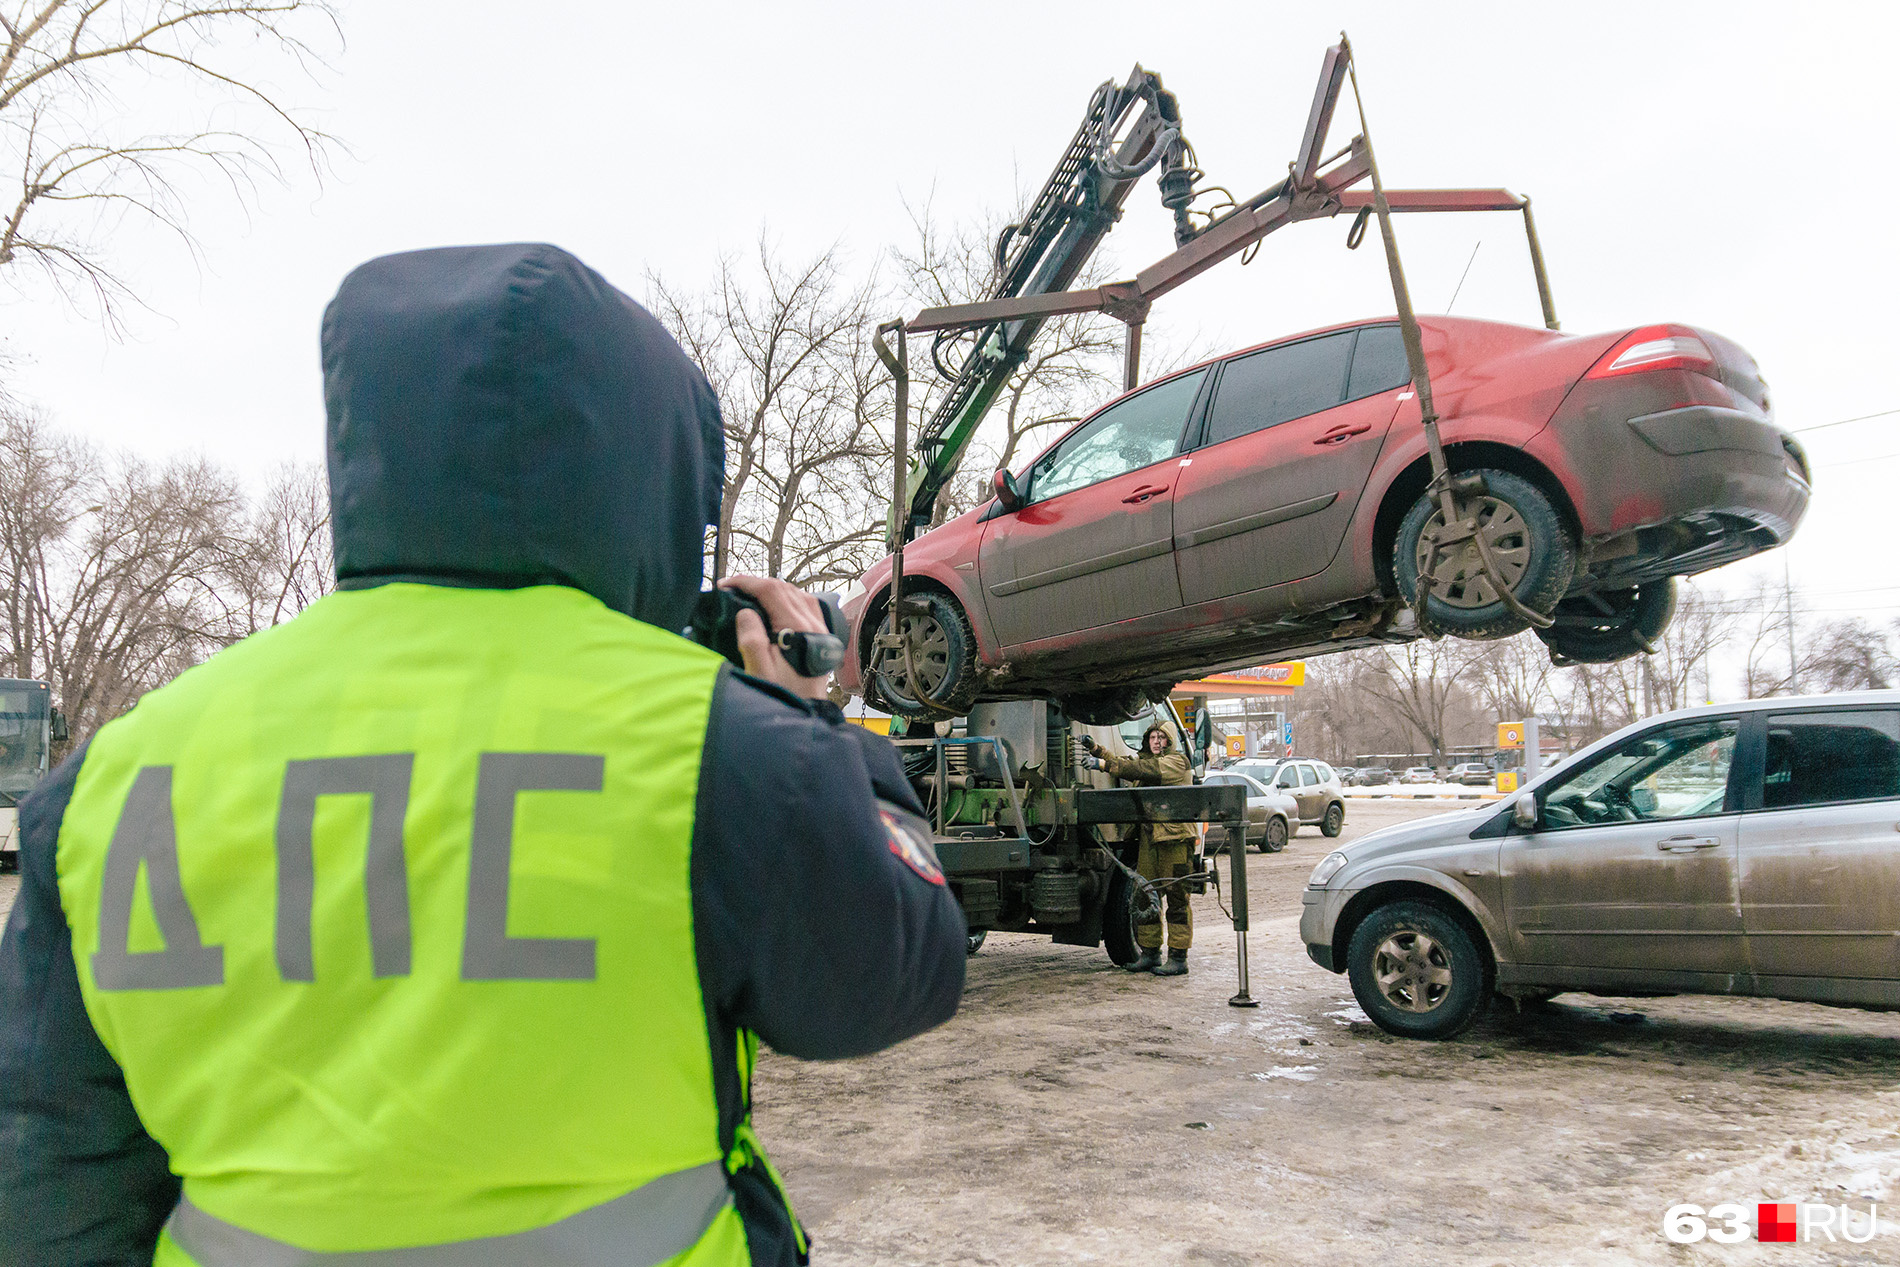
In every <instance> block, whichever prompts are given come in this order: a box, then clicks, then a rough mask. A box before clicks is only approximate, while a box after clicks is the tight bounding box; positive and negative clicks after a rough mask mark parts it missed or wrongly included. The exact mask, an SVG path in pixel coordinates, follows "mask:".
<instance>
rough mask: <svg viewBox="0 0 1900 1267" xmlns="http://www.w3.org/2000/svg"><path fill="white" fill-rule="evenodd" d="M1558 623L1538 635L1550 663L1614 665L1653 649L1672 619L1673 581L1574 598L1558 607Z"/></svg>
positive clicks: (1665, 579)
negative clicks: (1546, 649) (1650, 648)
mask: <svg viewBox="0 0 1900 1267" xmlns="http://www.w3.org/2000/svg"><path fill="white" fill-rule="evenodd" d="M1552 615H1553V616H1555V617H1556V620H1557V623H1556V624H1554V625H1552V626H1551V627H1550V628H1548V629H1539V630H1538V631H1537V636H1538V638H1539V639H1540V640H1542V642H1543V644H1544V645H1545V646H1546V647H1548V648H1550V662H1551V663H1552V664H1554V665H1557V666H1558V667H1560V668H1561V667H1563V666H1565V665H1570V664H1614V663H1615V662H1616V661H1618V660H1627V659H1629V658H1630V657H1631V656H1633V655H1639V654H1641V653H1642V652H1643V651H1644V650H1645V649H1646V648H1645V647H1644V645H1643V644H1644V643H1648V644H1649V645H1650V646H1655V645H1656V643H1657V642H1659V641H1660V640H1661V638H1662V636H1663V631H1665V630H1666V629H1668V628H1669V622H1670V621H1671V620H1673V619H1675V615H1676V578H1675V577H1673V576H1671V577H1666V578H1664V579H1663V580H1660V581H1646V582H1644V583H1643V584H1641V585H1636V586H1632V587H1631V588H1629V589H1626V590H1614V591H1611V592H1610V593H1606V594H1605V593H1599V594H1578V595H1577V596H1575V597H1574V598H1566V599H1564V600H1563V602H1561V603H1558V604H1557V610H1556V611H1555V612H1553V613H1552Z"/></svg>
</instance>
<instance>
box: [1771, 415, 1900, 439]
mask: <svg viewBox="0 0 1900 1267" xmlns="http://www.w3.org/2000/svg"><path fill="white" fill-rule="evenodd" d="M1889 414H1900V409H1883V410H1881V411H1880V412H1879V413H1872V414H1862V415H1860V417H1858V418H1841V419H1838V420H1836V421H1834V422H1817V423H1815V424H1814V425H1813V426H1811V427H1795V428H1792V432H1793V434H1795V435H1801V434H1803V433H1804V432H1808V431H1826V430H1827V429H1828V428H1829V427H1845V426H1846V425H1847V424H1848V423H1850V422H1866V421H1867V420H1868V419H1869V418H1885V417H1887V416H1888V415H1889Z"/></svg>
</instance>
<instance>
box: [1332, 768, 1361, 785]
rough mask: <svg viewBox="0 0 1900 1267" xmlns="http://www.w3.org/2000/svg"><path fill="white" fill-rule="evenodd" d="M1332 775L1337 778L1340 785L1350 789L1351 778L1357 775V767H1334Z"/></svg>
mask: <svg viewBox="0 0 1900 1267" xmlns="http://www.w3.org/2000/svg"><path fill="white" fill-rule="evenodd" d="M1333 773H1334V774H1337V775H1338V776H1339V781H1340V782H1341V783H1343V784H1344V785H1345V786H1347V787H1351V786H1352V776H1353V775H1355V774H1357V773H1359V767H1358V766H1353V765H1336V766H1334V767H1333Z"/></svg>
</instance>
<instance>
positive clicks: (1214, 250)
mask: <svg viewBox="0 0 1900 1267" xmlns="http://www.w3.org/2000/svg"><path fill="white" fill-rule="evenodd" d="M1351 69H1352V48H1351V45H1350V44H1349V43H1347V42H1346V41H1345V40H1344V39H1343V38H1342V39H1341V41H1340V42H1339V43H1338V44H1335V45H1333V46H1332V47H1330V48H1328V49H1327V50H1326V56H1325V59H1324V60H1323V61H1322V63H1321V65H1320V75H1319V83H1318V85H1317V87H1316V88H1315V90H1314V94H1313V105H1312V109H1311V111H1310V112H1309V113H1308V116H1307V121H1306V129H1305V132H1304V134H1303V136H1302V137H1301V140H1300V148H1299V151H1298V154H1297V155H1296V156H1295V158H1294V160H1293V161H1292V162H1291V163H1289V164H1288V165H1287V166H1288V171H1287V176H1286V179H1285V180H1283V181H1281V182H1280V183H1279V184H1277V185H1274V186H1273V187H1271V188H1269V189H1266V190H1263V191H1262V192H1260V193H1258V194H1256V195H1254V196H1253V197H1251V198H1248V199H1246V200H1245V201H1243V202H1239V203H1237V204H1236V205H1234V206H1233V207H1232V208H1230V209H1227V210H1226V211H1224V212H1223V213H1222V214H1221V215H1219V216H1217V217H1213V218H1211V219H1210V220H1209V222H1208V223H1206V224H1205V225H1203V226H1199V227H1197V226H1196V225H1195V224H1194V222H1193V221H1192V219H1191V218H1190V215H1189V207H1190V205H1191V204H1192V203H1193V201H1194V200H1195V198H1196V197H1197V196H1198V194H1197V191H1196V190H1195V188H1194V182H1195V180H1196V179H1198V177H1199V176H1200V172H1199V171H1198V170H1197V169H1196V167H1195V166H1194V154H1193V149H1192V148H1191V147H1190V146H1189V145H1188V144H1187V142H1186V140H1185V139H1184V138H1183V136H1182V134H1181V115H1180V108H1179V106H1178V104H1177V103H1176V101H1175V98H1174V96H1173V94H1171V93H1169V92H1167V91H1166V90H1165V89H1163V88H1162V86H1161V80H1160V78H1159V77H1158V76H1156V75H1155V74H1153V73H1152V72H1149V71H1145V70H1143V69H1142V68H1141V67H1140V66H1139V65H1137V66H1136V67H1135V70H1134V73H1133V74H1132V75H1130V77H1129V79H1128V82H1127V83H1125V84H1123V85H1121V86H1120V87H1117V86H1116V85H1115V84H1114V83H1113V81H1110V82H1108V83H1105V84H1103V85H1102V86H1101V87H1100V88H1098V89H1096V91H1095V95H1094V96H1093V97H1092V98H1091V99H1090V102H1089V109H1088V113H1087V114H1086V115H1085V117H1084V118H1083V121H1082V126H1081V127H1080V128H1079V129H1078V130H1077V131H1076V135H1075V139H1074V140H1072V141H1070V143H1069V148H1068V150H1067V151H1066V152H1065V153H1064V154H1063V157H1062V161H1061V162H1060V163H1058V164H1057V165H1056V169H1055V171H1054V172H1053V173H1052V174H1051V175H1050V177H1049V180H1048V182H1047V183H1045V184H1044V186H1043V188H1042V192H1041V193H1039V194H1038V195H1037V197H1036V200H1035V202H1034V203H1032V204H1031V207H1030V211H1029V213H1028V214H1027V215H1026V216H1025V217H1024V218H1023V222H1022V224H1021V225H1018V226H1011V228H1010V229H1008V230H1006V231H1005V234H1004V238H1003V240H1002V241H1001V242H999V244H998V246H999V248H1000V249H999V251H998V256H999V259H998V263H999V266H1000V267H999V269H998V279H997V282H996V285H995V286H994V288H993V290H992V293H991V294H990V295H989V296H987V297H986V298H984V299H982V300H979V301H977V302H974V303H966V304H955V305H949V306H944V307H935V308H926V309H924V310H923V311H922V312H920V313H919V314H918V315H917V316H916V317H914V318H912V319H911V320H909V321H907V322H903V323H901V325H902V331H903V332H904V333H908V334H923V333H929V332H935V333H936V334H937V343H936V346H935V347H934V348H933V353H932V355H933V360H934V359H936V353H937V350H939V349H941V348H942V347H943V346H944V345H945V343H946V342H947V341H948V340H949V339H951V338H953V337H956V336H957V335H959V334H968V333H970V332H974V339H973V341H972V346H971V347H970V349H969V351H968V352H967V353H966V354H965V356H964V358H963V361H962V364H961V365H960V366H959V367H958V368H957V369H956V370H955V371H953V372H952V371H946V370H944V367H943V365H942V363H941V361H940V360H938V362H937V364H938V368H939V370H940V371H942V372H944V373H945V376H946V377H948V378H949V379H950V386H949V389H948V391H947V392H946V393H945V395H944V398H943V400H942V402H941V403H940V404H939V405H938V407H937V409H936V411H935V412H934V413H933V414H932V415H931V417H930V418H929V419H928V420H927V421H926V422H925V423H924V425H923V427H922V429H921V430H920V432H919V434H918V437H917V444H916V450H917V456H916V460H915V462H914V463H913V464H912V465H911V467H910V470H909V475H908V478H907V479H905V480H904V491H903V492H901V493H900V498H899V500H900V501H903V502H905V503H906V507H905V513H904V515H903V516H902V519H901V522H895V523H893V524H892V525H891V538H890V541H889V543H888V544H889V545H890V546H891V547H892V549H893V550H894V551H897V552H898V553H899V554H900V556H901V552H902V548H903V546H904V544H905V543H907V542H909V541H910V540H912V539H913V538H914V537H916V536H917V535H918V534H919V533H921V532H923V531H925V530H926V529H928V528H929V527H930V524H931V520H932V519H933V518H934V516H935V513H936V505H937V498H938V496H939V495H940V494H941V493H942V491H943V488H944V486H945V485H946V484H947V483H949V481H950V480H951V478H952V477H953V476H954V475H955V474H956V471H957V468H958V466H959V465H961V463H962V461H963V456H964V453H965V452H966V451H967V450H968V448H969V445H970V441H971V439H972V437H974V435H975V434H976V429H977V426H978V424H979V423H981V422H982V420H983V416H984V414H985V413H987V412H988V410H989V407H990V404H991V403H992V402H993V401H994V400H995V399H996V396H997V393H998V392H999V391H1001V390H1002V387H1003V385H1004V384H1005V383H1006V382H1007V381H1008V379H1009V376H1010V375H1011V374H1012V373H1014V372H1015V371H1016V370H1017V369H1018V368H1019V367H1020V366H1021V365H1022V363H1023V360H1024V359H1025V358H1026V357H1027V356H1028V354H1029V349H1030V345H1031V343H1032V342H1033V340H1034V339H1035V336H1036V333H1037V332H1038V331H1039V330H1040V329H1041V327H1042V323H1043V322H1045V321H1047V320H1048V319H1049V318H1051V317H1056V316H1062V315H1064V314H1068V313H1079V312H1102V313H1107V314H1108V315H1110V316H1113V317H1116V318H1118V319H1120V320H1121V321H1123V322H1125V323H1126V324H1127V326H1128V339H1127V350H1126V356H1125V358H1124V365H1123V389H1124V390H1126V391H1132V390H1133V389H1134V388H1135V387H1137V386H1138V385H1139V382H1140V358H1141V329H1142V323H1143V322H1144V321H1145V320H1146V318H1147V314H1148V309H1149V306H1150V305H1151V304H1153V302H1154V301H1155V300H1156V299H1158V298H1160V297H1161V296H1162V295H1165V294H1167V293H1168V292H1169V291H1171V290H1173V289H1174V288H1175V287H1177V286H1180V285H1181V284H1182V283H1184V282H1186V281H1189V280H1190V279H1192V278H1195V277H1198V276H1199V275H1200V274H1202V273H1204V272H1206V271H1207V270H1208V269H1210V268H1212V267H1214V265H1216V264H1218V263H1220V262H1221V261H1223V260H1225V259H1227V258H1228V257H1230V256H1233V255H1238V254H1241V253H1242V252H1244V251H1247V250H1249V249H1250V248H1252V247H1253V246H1254V245H1255V244H1256V243H1258V242H1259V241H1260V240H1261V239H1262V238H1264V237H1266V236H1267V235H1268V234H1269V233H1272V232H1273V231H1274V230H1276V229H1280V228H1284V227H1285V226H1287V225H1289V224H1294V223H1297V222H1299V221H1301V220H1313V219H1319V218H1322V217H1331V216H1336V215H1338V214H1339V213H1340V212H1342V211H1353V212H1357V213H1358V221H1357V222H1356V223H1355V224H1354V226H1353V232H1352V234H1351V235H1350V236H1349V238H1348V244H1349V245H1353V246H1356V245H1358V239H1359V237H1360V236H1361V235H1362V234H1363V232H1364V229H1365V222H1366V221H1367V220H1368V219H1369V218H1370V217H1371V215H1372V214H1373V211H1374V201H1375V196H1374V193H1373V192H1371V191H1360V190H1356V189H1353V188H1351V187H1352V186H1354V185H1356V184H1358V183H1359V182H1361V181H1363V180H1365V179H1366V178H1367V177H1368V176H1370V175H1371V174H1372V169H1373V159H1372V153H1371V147H1370V146H1369V145H1368V144H1367V142H1366V138H1365V137H1364V135H1359V136H1355V137H1353V139H1352V140H1351V141H1350V142H1349V143H1348V144H1347V145H1346V146H1345V147H1344V148H1342V149H1340V150H1339V151H1337V152H1336V153H1334V154H1332V155H1330V156H1323V148H1324V146H1325V144H1326V137H1327V133H1328V131H1329V130H1330V129H1331V126H1332V120H1333V113H1334V110H1335V108H1336V107H1337V105H1338V103H1339V95H1340V91H1341V89H1342V88H1343V87H1344V86H1345V84H1346V81H1347V78H1348V76H1349V75H1350V73H1351ZM1136 102H1140V103H1142V109H1141V111H1140V113H1139V114H1137V115H1136V116H1135V117H1134V121H1133V123H1132V125H1131V126H1129V127H1128V128H1127V130H1126V132H1125V134H1124V135H1123V139H1122V140H1121V142H1120V143H1119V145H1118V146H1116V145H1114V144H1113V137H1114V136H1115V134H1116V133H1117V131H1118V130H1119V129H1120V128H1121V127H1122V125H1123V122H1124V120H1125V119H1126V118H1127V116H1128V112H1129V111H1130V110H1131V109H1132V108H1133V106H1134V104H1135V103H1136ZM1111 148H1113V151H1114V152H1113V153H1112V154H1111V153H1110V152H1109V151H1110V149H1111ZM1157 163H1159V164H1160V165H1161V168H1162V170H1161V176H1160V184H1161V200H1162V204H1163V205H1164V206H1166V207H1168V208H1169V209H1170V210H1172V211H1173V212H1174V217H1175V231H1174V236H1175V250H1174V251H1173V253H1171V254H1169V255H1168V256H1166V257H1164V258H1163V259H1160V260H1158V261H1156V262H1155V263H1154V264H1152V265H1150V266H1149V267H1147V268H1145V269H1143V270H1141V272H1139V273H1137V274H1136V275H1135V276H1134V277H1133V278H1132V279H1130V280H1128V281H1122V282H1111V283H1108V284H1106V285H1102V286H1095V287H1089V288H1086V289H1083V290H1073V291H1071V290H1065V289H1064V288H1065V287H1066V286H1068V285H1069V284H1071V283H1072V282H1073V281H1074V279H1075V278H1076V277H1077V276H1078V275H1079V274H1080V272H1081V270H1082V267H1083V265H1084V264H1085V263H1086V262H1087V261H1088V259H1089V257H1090V256H1091V255H1092V254H1093V253H1094V251H1095V249H1096V247H1097V246H1099V245H1100V243H1101V240H1102V238H1103V237H1105V236H1106V235H1107V233H1108V231H1109V229H1110V228H1112V227H1113V225H1114V223H1115V221H1116V220H1117V219H1119V218H1120V215H1121V207H1122V204H1123V203H1124V202H1125V201H1126V200H1127V197H1128V194H1129V192H1130V191H1131V189H1132V188H1133V185H1134V182H1135V181H1136V180H1137V179H1139V178H1140V177H1141V176H1142V175H1143V174H1145V173H1146V172H1147V171H1148V170H1149V169H1150V168H1152V167H1154V166H1155V165H1156V164H1157ZM1382 192H1383V194H1384V199H1385V202H1386V204H1387V210H1388V211H1389V212H1397V211H1519V212H1522V213H1523V216H1524V229H1525V234H1526V237H1527V238H1528V240H1529V245H1530V254H1531V265H1532V268H1533V271H1534V273H1535V275H1536V281H1537V291H1538V297H1539V299H1540V301H1541V302H1542V305H1543V314H1544V324H1545V325H1546V326H1547V327H1549V328H1550V329H1552V330H1555V329H1557V328H1558V323H1557V313H1556V308H1555V306H1554V305H1553V303H1552V302H1551V297H1550V284H1549V280H1548V278H1547V276H1546V274H1545V271H1544V258H1543V252H1542V250H1541V249H1540V247H1539V244H1538V241H1537V229H1536V225H1535V222H1534V221H1533V220H1532V218H1531V209H1530V199H1529V198H1520V197H1518V196H1517V195H1515V194H1513V193H1512V192H1511V191H1510V190H1508V189H1388V190H1383V191H1382ZM894 324H896V323H894ZM899 461H900V463H901V462H902V455H901V454H900V455H899ZM894 517H895V516H894Z"/></svg>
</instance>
